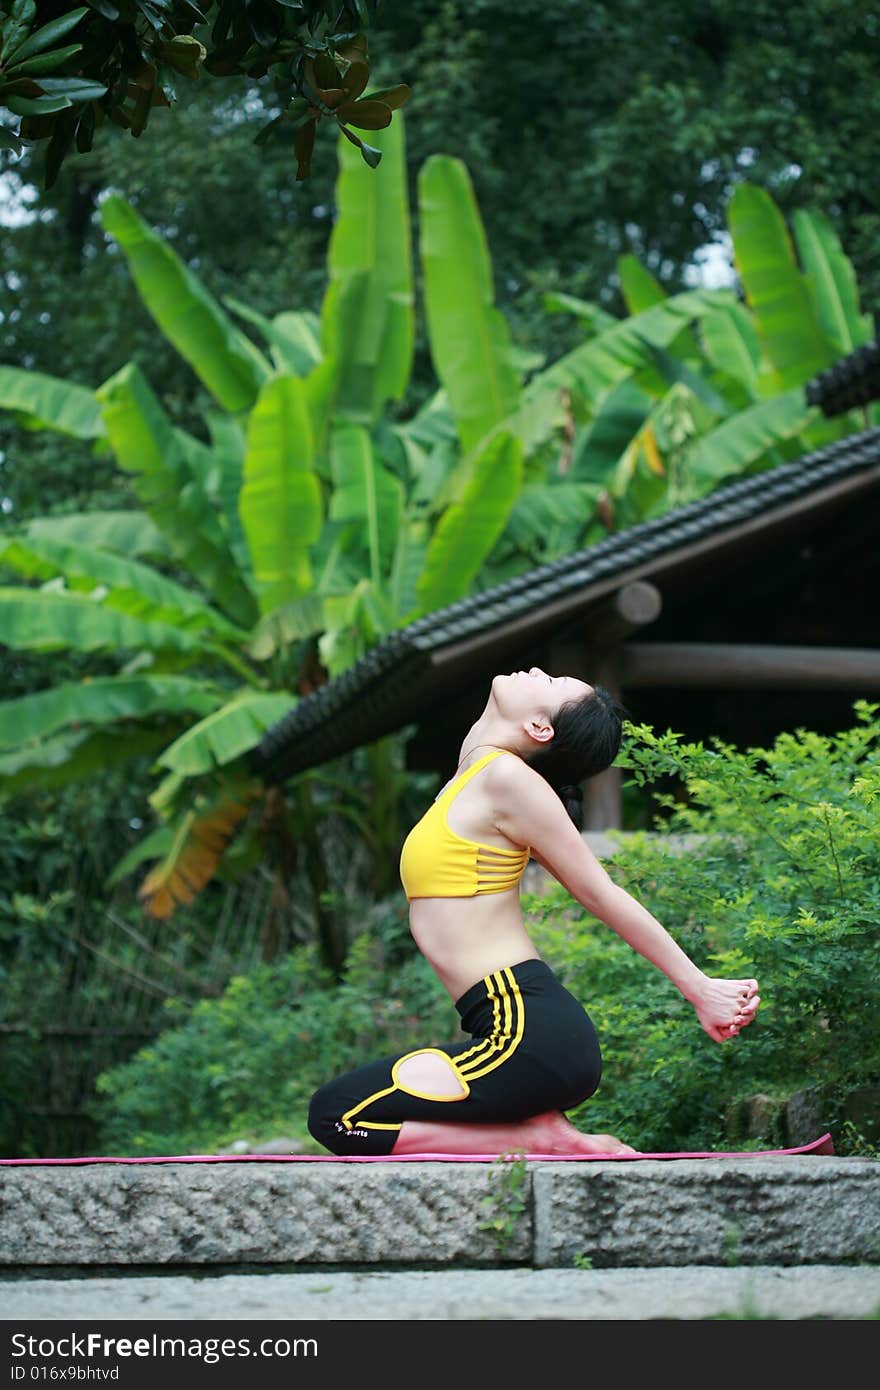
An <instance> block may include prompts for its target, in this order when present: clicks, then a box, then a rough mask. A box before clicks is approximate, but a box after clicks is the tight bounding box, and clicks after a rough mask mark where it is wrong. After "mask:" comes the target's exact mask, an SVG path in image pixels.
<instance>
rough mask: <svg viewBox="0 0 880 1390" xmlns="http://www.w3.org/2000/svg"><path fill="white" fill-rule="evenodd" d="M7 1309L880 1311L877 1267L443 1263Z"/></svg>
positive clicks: (72, 1289)
mask: <svg viewBox="0 0 880 1390" xmlns="http://www.w3.org/2000/svg"><path fill="white" fill-rule="evenodd" d="M0 1306H2V1314H0V1316H2V1318H3V1319H4V1320H5V1321H7V1322H9V1321H17V1322H20V1323H22V1324H26V1323H30V1322H36V1321H49V1320H67V1321H82V1320H86V1319H94V1320H100V1322H101V1323H105V1322H108V1321H112V1320H125V1321H129V1320H145V1321H151V1322H158V1321H160V1320H169V1319H189V1320H210V1321H217V1322H223V1321H224V1320H228V1321H230V1322H234V1321H238V1320H240V1319H252V1320H256V1319H267V1320H284V1321H288V1320H302V1321H309V1320H325V1321H326V1320H337V1319H343V1320H357V1321H373V1320H378V1319H389V1320H393V1321H399V1320H406V1321H411V1320H414V1319H430V1320H435V1321H436V1320H440V1321H455V1320H458V1321H464V1320H487V1319H488V1320H499V1319H514V1320H519V1321H527V1320H532V1321H536V1320H542V1319H566V1320H574V1319H585V1320H647V1319H674V1320H695V1319H711V1318H742V1319H753V1320H754V1319H788V1320H797V1319H876V1318H880V1266H878V1265H799V1266H795V1267H782V1266H752V1267H745V1266H740V1267H734V1268H725V1267H718V1266H709V1265H701V1266H687V1267H660V1268H656V1269H621V1268H615V1269H444V1270H395V1271H387V1272H385V1271H376V1270H364V1271H362V1272H361V1271H346V1272H327V1271H326V1270H320V1269H318V1270H314V1271H312V1272H304V1271H302V1270H296V1271H295V1272H273V1273H263V1272H245V1273H241V1272H236V1273H210V1272H207V1271H206V1272H205V1273H202V1272H197V1273H185V1274H181V1273H167V1274H157V1275H153V1274H151V1275H137V1274H131V1273H124V1274H119V1275H117V1274H115V1273H114V1274H108V1273H107V1272H106V1271H103V1272H96V1273H95V1274H89V1275H81V1274H80V1275H74V1276H71V1277H67V1278H59V1277H57V1275H53V1276H49V1275H46V1276H41V1277H36V1278H35V1277H30V1276H27V1275H24V1276H16V1275H11V1274H8V1275H6V1276H5V1277H2V1278H0Z"/></svg>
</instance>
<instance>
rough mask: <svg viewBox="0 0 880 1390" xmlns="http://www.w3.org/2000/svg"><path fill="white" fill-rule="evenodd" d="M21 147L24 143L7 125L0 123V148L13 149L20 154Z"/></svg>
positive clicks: (22, 147)
mask: <svg viewBox="0 0 880 1390" xmlns="http://www.w3.org/2000/svg"><path fill="white" fill-rule="evenodd" d="M23 149H24V144H23V143H22V141H21V140H19V138H18V136H17V135H16V134H15V132H14V131H12V130H10V129H9V127H8V126H5V125H0V150H14V151H15V153H16V154H21V152H22V150H23Z"/></svg>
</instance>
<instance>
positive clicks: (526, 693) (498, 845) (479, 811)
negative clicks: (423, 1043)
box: [309, 666, 760, 1157]
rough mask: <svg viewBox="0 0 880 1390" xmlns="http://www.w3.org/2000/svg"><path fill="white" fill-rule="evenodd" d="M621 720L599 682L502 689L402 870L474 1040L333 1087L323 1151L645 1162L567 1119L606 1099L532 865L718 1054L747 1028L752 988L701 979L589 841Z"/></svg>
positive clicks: (517, 683) (516, 677)
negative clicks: (537, 931)
mask: <svg viewBox="0 0 880 1390" xmlns="http://www.w3.org/2000/svg"><path fill="white" fill-rule="evenodd" d="M622 713H623V711H622V709H621V708H620V706H618V705H617V704H616V703H615V701H614V700H613V699H612V697H611V696H610V695H609V693H608V691H607V690H605V689H604V688H603V687H602V686H595V687H594V686H591V685H588V684H587V683H586V682H585V681H582V680H577V679H576V678H574V677H572V676H563V677H555V678H554V677H552V676H548V675H547V674H546V673H545V672H544V671H542V670H541V669H540V667H537V666H533V667H532V668H531V670H529V671H527V672H526V671H514V672H513V673H512V674H510V675H499V676H496V677H495V678H494V680H493V681H492V687H491V692H490V694H489V698H488V700H487V702H486V706H485V709H484V710H483V712H482V714H481V715H480V717H479V718H478V719H477V721H476V723H475V724H473V725H472V727H471V729H470V730H469V731H468V734H467V736H466V737H465V739H464V742H463V743H462V745H461V750H460V756H459V763H458V767H457V768H456V771H455V774H454V776H453V777H452V778H451V780H450V781H449V782H447V784H446V786H445V787H444V788H443V790H442V792H441V793H440V795H439V796H438V797H437V798H436V800H435V801H434V804H433V805H432V806H431V807H429V809H428V811H427V812H426V814H425V815H424V816H423V817H422V819H421V820H420V821H419V822H418V824H417V825H416V826H415V827H414V828H413V829H412V831H411V832H410V834H409V836H408V837H407V840H406V842H405V844H404V847H403V852H402V854H401V860H400V872H401V879H402V882H403V886H404V890H405V892H406V895H407V898H408V900H409V903H410V929H411V931H412V934H413V937H414V938H415V941H416V944H417V945H418V947H419V949H420V950H421V952H422V954H423V955H424V956H425V957H426V958H427V960H428V961H429V963H430V964H431V966H432V967H433V969H434V971H435V972H436V974H437V976H438V977H439V979H440V980H441V982H442V984H443V985H444V986H445V988H446V989H447V991H448V992H449V994H450V996H451V998H452V999H453V1001H454V1002H455V1006H456V1008H457V1010H458V1012H459V1014H460V1015H461V1026H462V1029H463V1031H464V1032H466V1033H468V1034H469V1035H470V1036H469V1040H468V1041H466V1042H455V1043H446V1044H443V1045H442V1046H439V1047H435V1046H430V1047H423V1048H418V1049H417V1050H415V1051H413V1052H409V1053H407V1054H405V1055H404V1056H402V1057H399V1056H395V1057H385V1058H383V1059H381V1060H379V1061H376V1062H370V1063H368V1064H367V1065H365V1066H362V1067H358V1068H357V1069H356V1070H354V1071H352V1072H349V1073H347V1074H346V1075H345V1076H341V1077H338V1078H337V1079H336V1080H334V1081H331V1082H329V1083H328V1084H327V1085H325V1086H322V1087H321V1088H320V1089H319V1090H318V1091H317V1092H316V1093H315V1095H314V1096H313V1097H312V1102H311V1106H310V1110H309V1130H310V1132H311V1134H312V1135H313V1137H314V1138H315V1139H317V1140H318V1141H319V1142H320V1143H321V1144H323V1145H324V1147H325V1148H328V1149H330V1150H331V1152H333V1153H335V1154H343V1155H349V1156H350V1155H388V1154H395V1155H399V1154H412V1153H444V1154H450V1153H454V1154H468V1153H481V1154H499V1153H507V1152H511V1151H514V1150H520V1151H522V1152H524V1153H547V1154H549V1153H567V1154H577V1153H588V1154H596V1153H603V1154H611V1155H614V1156H617V1157H627V1156H630V1157H635V1156H637V1153H638V1151H637V1150H636V1149H634V1148H631V1147H630V1145H629V1144H626V1143H624V1142H623V1141H622V1140H620V1139H617V1138H616V1137H615V1136H614V1135H610V1134H584V1133H582V1132H581V1131H580V1130H578V1129H577V1128H576V1127H575V1126H574V1125H573V1124H571V1122H570V1121H569V1120H567V1119H566V1118H565V1114H564V1112H565V1111H566V1110H571V1109H573V1108H574V1107H575V1106H577V1105H580V1104H581V1103H582V1102H583V1101H585V1100H586V1099H587V1098H588V1097H589V1096H591V1095H592V1094H593V1092H594V1091H595V1090H596V1087H597V1086H598V1084H599V1079H600V1075H601V1055H600V1050H599V1043H598V1039H597V1037H596V1031H595V1028H594V1027H593V1024H592V1022H591V1020H590V1018H589V1016H588V1014H587V1013H586V1011H585V1010H584V1008H583V1007H582V1006H581V1004H579V1003H578V1001H577V1000H576V999H575V998H574V996H573V995H572V994H570V993H569V991H568V990H567V989H565V988H564V986H563V985H562V984H561V982H560V981H559V980H558V979H557V978H556V976H555V975H554V973H553V971H552V970H551V969H550V968H549V966H548V965H547V964H546V963H545V962H544V961H542V960H541V958H540V957H539V955H538V952H537V951H536V950H535V947H534V945H533V943H532V941H531V940H530V938H529V935H528V933H527V931H526V928H525V924H524V922H523V917H522V911H521V908H520V902H519V881H520V878H521V877H522V874H523V871H524V869H525V867H526V864H527V863H528V861H529V858H530V857H531V858H532V859H535V860H537V862H538V863H539V864H541V865H543V867H544V868H545V869H547V870H548V871H549V872H550V873H551V874H553V876H554V877H555V878H557V879H558V880H559V882H560V883H561V884H562V885H563V886H564V887H565V888H567V889H568V891H569V892H570V893H571V894H572V896H573V897H575V898H576V899H577V901H578V902H580V903H581V904H582V905H583V906H584V907H585V908H586V909H587V911H588V912H590V913H592V914H593V916H595V917H597V918H599V919H600V920H601V921H603V922H605V923H607V925H608V926H609V927H611V928H612V929H613V930H614V931H615V932H617V934H618V935H619V936H621V937H622V938H623V940H624V941H626V942H628V943H629V945H630V946H632V947H633V949H634V950H636V951H638V952H639V954H640V955H642V956H644V957H645V959H646V960H649V961H650V962H651V963H652V964H653V965H655V966H657V967H658V969H660V970H662V971H663V973H664V974H665V975H666V976H668V978H669V979H670V980H671V981H672V983H673V984H674V985H675V986H676V987H677V988H678V989H679V990H680V992H681V993H682V994H683V995H684V997H685V998H686V999H688V1000H689V1001H690V1002H691V1004H693V1007H694V1010H695V1012H696V1015H697V1019H698V1020H699V1022H700V1024H701V1025H702V1027H703V1029H704V1030H705V1032H706V1033H708V1035H709V1037H710V1038H712V1039H713V1041H715V1042H719V1043H720V1042H723V1041H725V1040H726V1039H728V1038H733V1037H735V1036H736V1035H737V1033H738V1032H739V1031H740V1029H741V1028H744V1027H745V1026H746V1025H747V1024H748V1023H751V1021H752V1019H753V1018H754V1017H755V1013H756V1011H757V1008H758V1004H759V1003H760V999H759V996H758V985H757V981H756V980H727V979H713V978H710V977H709V976H707V975H704V974H703V972H702V971H701V970H700V969H698V967H697V966H696V965H694V963H693V962H692V961H691V960H690V958H689V957H688V956H687V955H686V954H685V952H684V951H683V950H681V948H680V947H679V946H678V945H677V944H676V943H675V941H673V939H672V937H671V936H669V934H668V933H667V932H666V930H665V929H664V928H663V927H662V926H661V925H660V923H659V922H658V921H657V920H656V918H654V917H652V916H651V914H650V913H649V912H648V911H647V910H646V909H645V908H644V907H642V906H641V905H640V904H639V903H638V902H636V901H635V899H634V898H632V897H631V896H630V895H629V894H628V893H627V892H625V891H624V890H623V889H622V888H619V887H617V886H616V885H615V884H614V882H613V881H612V880H611V878H610V877H609V876H608V874H607V873H606V872H605V870H604V868H603V867H602V865H601V864H600V863H599V861H598V859H596V857H595V855H593V854H592V852H591V851H590V849H589V848H588V846H587V844H586V843H585V841H584V839H583V837H582V836H581V833H580V828H579V827H580V808H579V805H578V798H579V797H580V791H579V789H578V787H577V785H576V784H577V783H578V782H581V781H583V780H585V779H586V778H587V777H590V776H593V775H594V774H595V773H597V772H601V771H602V770H603V769H605V768H607V767H610V766H611V764H612V763H613V761H614V759H615V757H616V756H617V753H618V750H619V747H620V739H621V719H620V716H621V714H622Z"/></svg>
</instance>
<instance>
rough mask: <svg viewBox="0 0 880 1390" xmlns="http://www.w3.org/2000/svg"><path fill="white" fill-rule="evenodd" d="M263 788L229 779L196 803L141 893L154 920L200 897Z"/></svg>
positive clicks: (254, 782)
mask: <svg viewBox="0 0 880 1390" xmlns="http://www.w3.org/2000/svg"><path fill="white" fill-rule="evenodd" d="M260 790H261V789H260V786H259V783H257V782H256V781H254V780H247V779H246V778H245V777H244V776H243V775H240V776H239V777H238V779H237V781H236V780H234V779H233V778H232V777H229V778H228V780H227V781H225V782H224V784H223V785H221V786H220V787H218V788H216V789H215V790H214V791H213V793H212V794H211V795H207V796H205V795H203V796H200V797H199V798H198V799H197V801H196V804H195V806H194V807H193V808H192V810H190V811H187V812H186V814H185V815H184V816H183V818H182V819H181V821H180V823H179V825H177V826H176V827H174V835H173V839H172V841H171V844H170V846H169V847H168V849H167V850H166V852H165V853H164V854H163V857H162V859H161V860H160V861H159V863H158V864H156V865H155V866H154V867H153V868H152V869H151V870H150V872H149V874H147V877H146V878H145V879H144V881H143V883H142V884H141V886H140V888H139V889H138V897H139V898H140V900H141V902H142V903H143V905H144V907H145V909H146V911H147V912H148V913H149V914H150V916H151V917H158V918H165V917H170V916H171V915H172V913H173V912H174V909H175V907H177V906H178V904H180V903H191V902H192V901H193V899H194V898H196V897H197V896H198V894H199V893H200V892H201V891H202V889H203V888H204V886H205V884H206V883H207V882H209V880H210V879H212V878H213V877H214V874H215V873H216V872H217V869H218V868H219V866H220V863H221V860H222V859H223V855H224V853H225V852H226V849H227V846H228V845H229V842H230V841H231V840H232V838H233V837H234V836H235V834H236V832H237V830H238V828H239V826H240V824H241V822H242V821H243V820H245V818H246V817H247V815H248V813H249V811H250V808H251V805H252V803H253V802H254V800H255V799H256V798H257V797H258V796H259V795H260ZM154 843H156V842H155V841H154Z"/></svg>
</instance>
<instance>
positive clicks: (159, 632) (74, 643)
mask: <svg viewBox="0 0 880 1390" xmlns="http://www.w3.org/2000/svg"><path fill="white" fill-rule="evenodd" d="M0 641H2V642H3V643H4V645H5V646H7V647H12V648H13V649H15V650H17V651H35V652H59V651H64V650H65V649H72V650H73V651H79V652H94V651H101V650H110V651H113V649H114V648H117V647H124V648H126V649H127V650H131V651H136V652H139V651H142V650H146V651H154V652H163V651H172V652H184V653H186V652H193V653H196V652H199V651H204V649H205V643H204V641H203V640H202V639H200V638H199V637H194V636H192V635H191V634H190V633H188V632H185V631H184V630H183V629H182V628H180V627H171V626H168V625H163V624H161V623H145V622H141V621H140V619H139V618H132V617H129V615H128V614H127V613H120V612H118V611H117V610H115V609H113V608H106V607H105V606H104V605H103V604H102V603H98V602H96V601H95V600H94V599H90V598H80V597H79V595H78V594H66V593H57V592H53V591H51V590H45V589H25V588H21V589H0ZM116 654H117V653H115V652H114V655H116Z"/></svg>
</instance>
